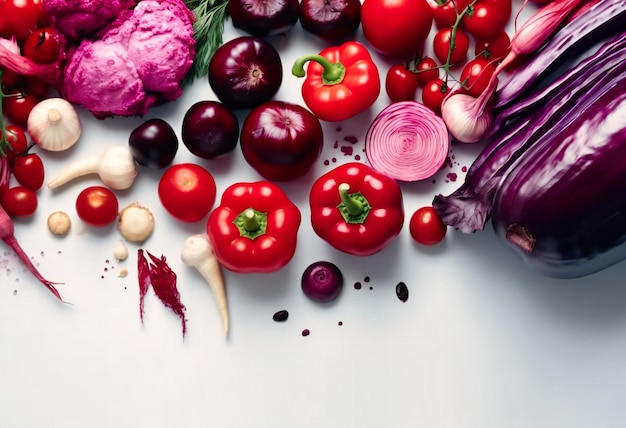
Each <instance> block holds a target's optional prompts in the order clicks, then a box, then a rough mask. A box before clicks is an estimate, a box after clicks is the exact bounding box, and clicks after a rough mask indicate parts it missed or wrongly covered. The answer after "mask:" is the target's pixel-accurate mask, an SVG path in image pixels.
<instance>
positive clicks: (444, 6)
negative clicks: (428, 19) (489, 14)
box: [426, 0, 471, 28]
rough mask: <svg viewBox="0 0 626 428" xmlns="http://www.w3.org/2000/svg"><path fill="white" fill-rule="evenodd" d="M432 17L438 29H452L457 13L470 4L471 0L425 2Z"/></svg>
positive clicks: (431, 0)
mask: <svg viewBox="0 0 626 428" xmlns="http://www.w3.org/2000/svg"><path fill="white" fill-rule="evenodd" d="M426 3H428V7H430V11H431V13H432V15H433V20H434V21H435V23H436V24H437V26H438V27H439V28H444V27H452V26H453V25H454V23H455V22H456V18H457V12H458V13H461V12H463V10H464V9H465V8H466V7H467V6H468V5H469V4H470V3H471V0H445V1H444V2H443V3H441V4H440V3H439V2H438V1H437V0H426Z"/></svg>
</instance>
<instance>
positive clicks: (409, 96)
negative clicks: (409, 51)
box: [385, 64, 419, 103]
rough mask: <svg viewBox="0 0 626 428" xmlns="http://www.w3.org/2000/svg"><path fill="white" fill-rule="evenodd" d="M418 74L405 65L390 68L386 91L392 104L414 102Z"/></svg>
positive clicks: (386, 79)
mask: <svg viewBox="0 0 626 428" xmlns="http://www.w3.org/2000/svg"><path fill="white" fill-rule="evenodd" d="M418 83H419V82H418V79H417V74H415V73H414V72H412V71H411V70H407V68H406V67H405V66H403V65H400V64H396V65H392V66H391V67H389V70H388V71H387V77H386V78H385V89H386V91H387V95H388V96H389V99H390V100H391V102H394V103H395V102H398V101H413V100H415V95H416V93H417V86H418Z"/></svg>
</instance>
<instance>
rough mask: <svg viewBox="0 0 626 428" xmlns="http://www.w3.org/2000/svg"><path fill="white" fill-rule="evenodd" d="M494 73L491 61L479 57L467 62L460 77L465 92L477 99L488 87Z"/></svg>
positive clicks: (494, 69) (494, 67)
mask: <svg viewBox="0 0 626 428" xmlns="http://www.w3.org/2000/svg"><path fill="white" fill-rule="evenodd" d="M495 71H496V66H495V65H494V63H493V61H490V60H488V59H485V58H483V57H481V56H479V57H476V58H474V59H473V60H471V61H468V63H467V64H465V67H463V70H462V71H461V76H460V79H461V83H462V84H463V88H465V92H466V93H467V94H469V95H471V96H473V97H478V96H479V95H480V94H482V93H483V91H484V90H485V88H487V86H488V85H489V80H491V76H492V75H493V73H494V72H495Z"/></svg>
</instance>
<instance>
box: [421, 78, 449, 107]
mask: <svg viewBox="0 0 626 428" xmlns="http://www.w3.org/2000/svg"><path fill="white" fill-rule="evenodd" d="M448 92H450V87H449V86H448V85H447V84H446V82H444V81H443V80H442V79H435V80H431V81H430V82H428V83H427V84H426V85H424V88H423V89H422V103H423V104H424V105H425V106H426V107H428V108H429V109H431V110H432V111H434V112H435V113H436V114H437V115H438V116H441V103H443V99H444V98H445V97H446V95H448Z"/></svg>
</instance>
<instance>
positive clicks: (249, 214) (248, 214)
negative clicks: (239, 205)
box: [242, 208, 261, 232]
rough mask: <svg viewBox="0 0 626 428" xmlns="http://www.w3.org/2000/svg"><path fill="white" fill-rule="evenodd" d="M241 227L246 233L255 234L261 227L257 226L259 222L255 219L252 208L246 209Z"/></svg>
mask: <svg viewBox="0 0 626 428" xmlns="http://www.w3.org/2000/svg"><path fill="white" fill-rule="evenodd" d="M242 220H243V227H244V229H246V231H247V232H256V231H257V230H259V227H261V225H260V224H259V220H258V219H257V218H256V214H255V212H254V210H253V209H252V208H248V209H247V210H246V211H245V212H244V213H243V216H242Z"/></svg>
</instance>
